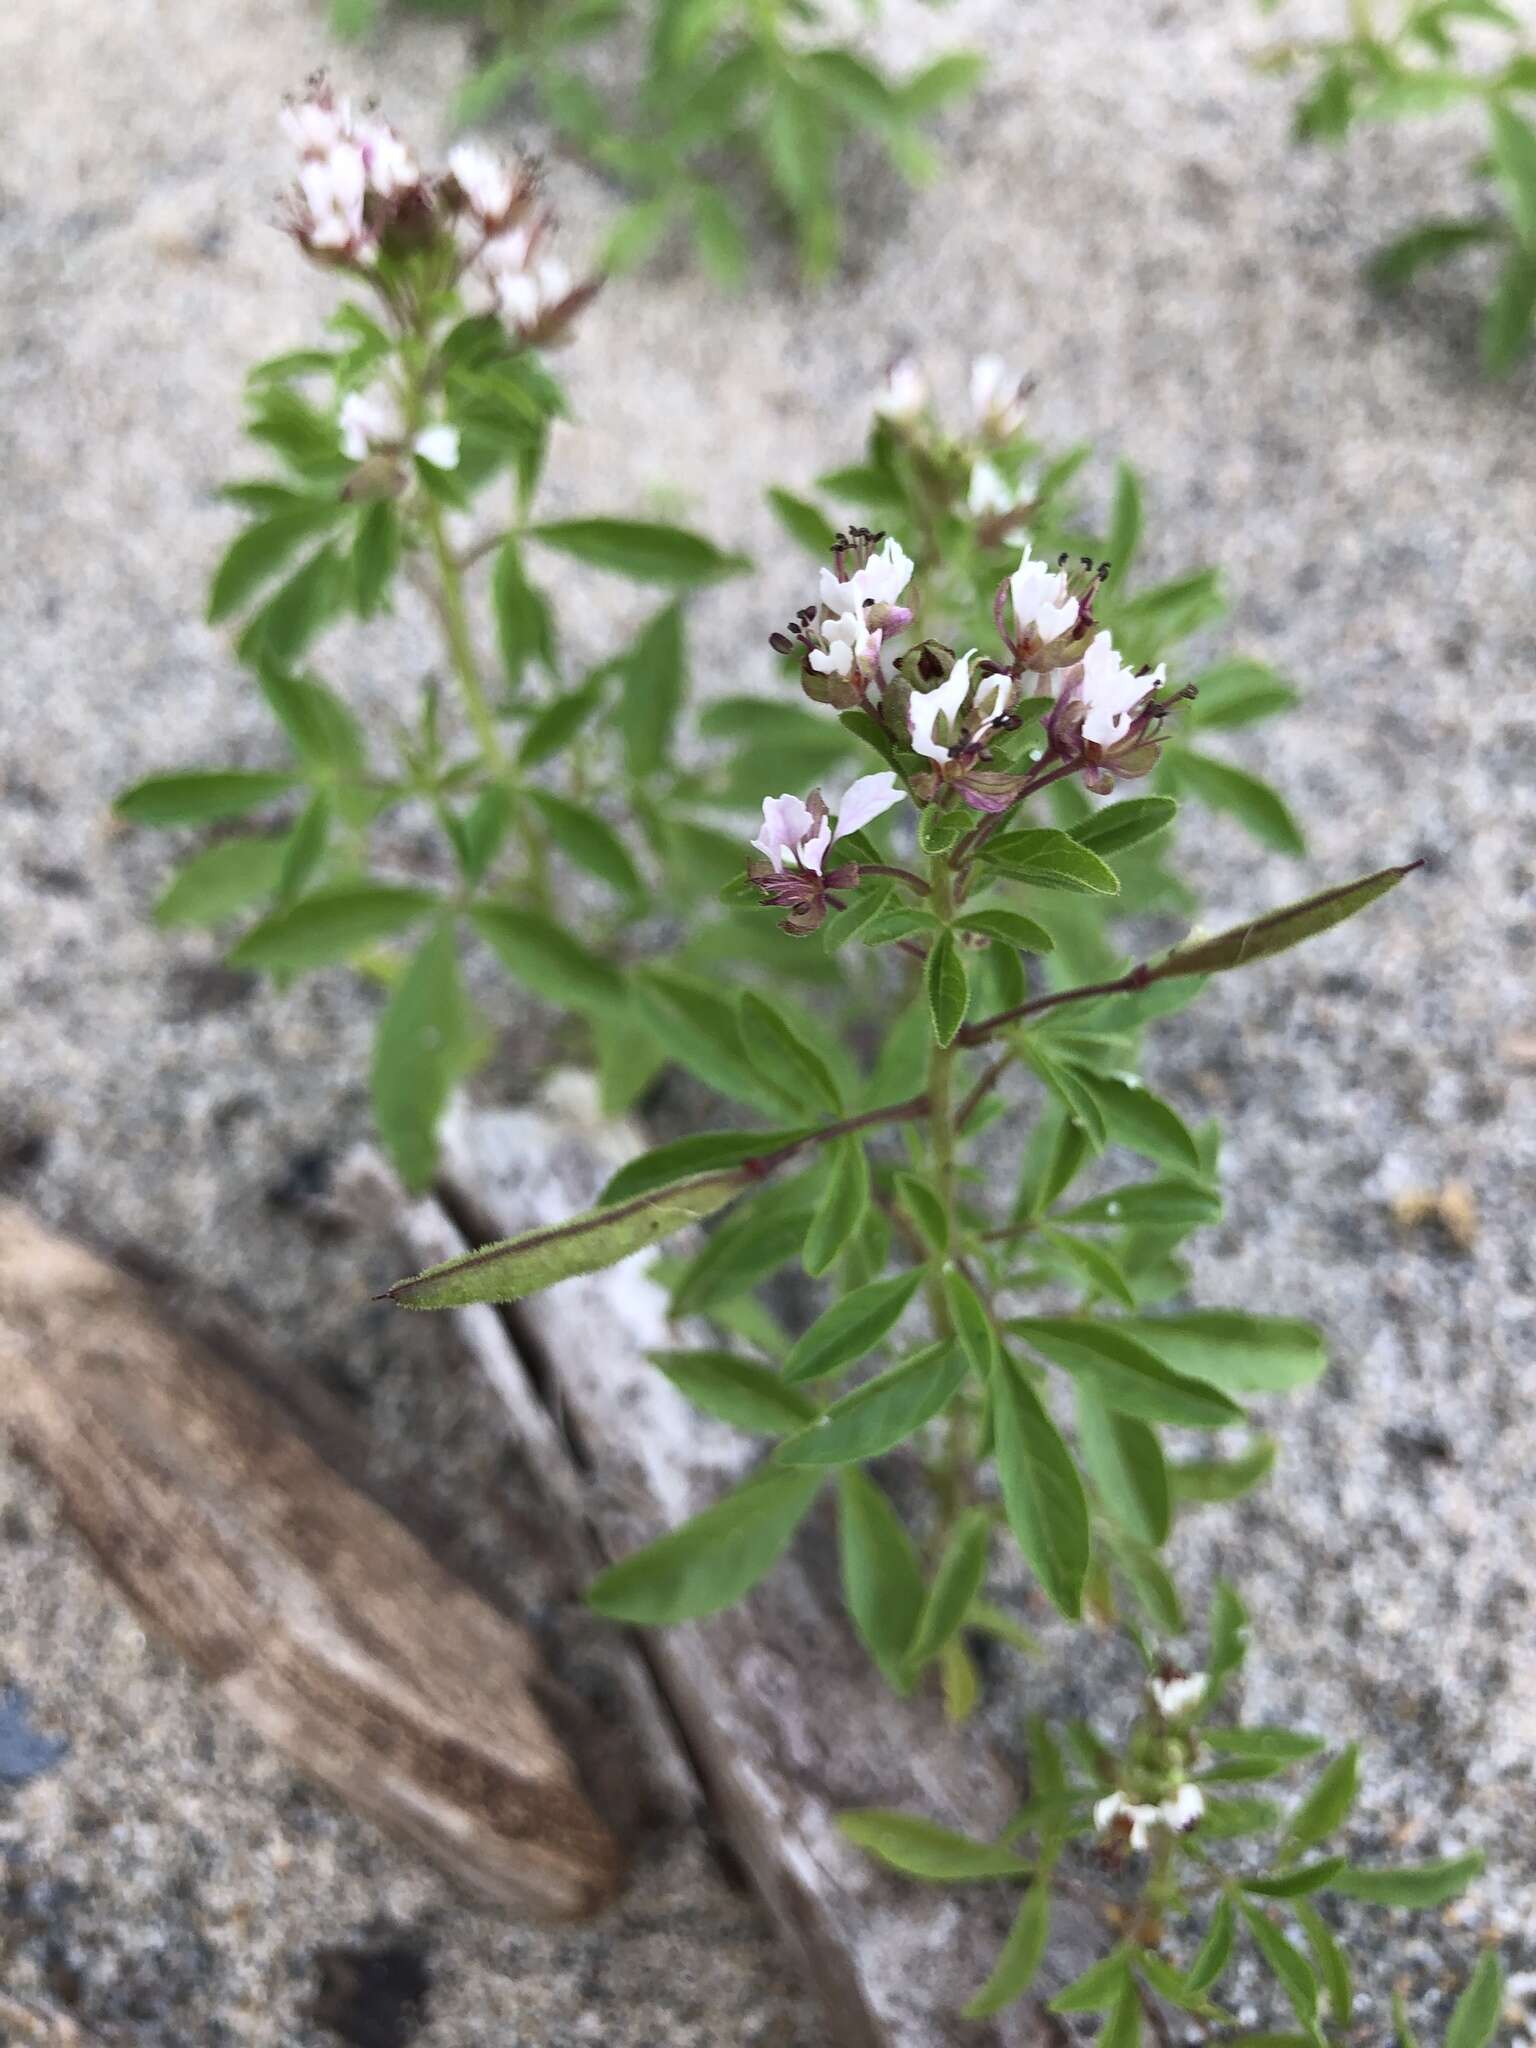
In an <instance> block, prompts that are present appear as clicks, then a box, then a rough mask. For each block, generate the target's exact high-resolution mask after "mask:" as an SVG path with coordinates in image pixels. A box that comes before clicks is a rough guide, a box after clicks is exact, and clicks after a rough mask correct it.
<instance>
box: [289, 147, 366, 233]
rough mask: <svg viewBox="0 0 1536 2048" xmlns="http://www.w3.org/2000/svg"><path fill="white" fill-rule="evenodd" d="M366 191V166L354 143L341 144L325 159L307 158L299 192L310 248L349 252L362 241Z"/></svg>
mask: <svg viewBox="0 0 1536 2048" xmlns="http://www.w3.org/2000/svg"><path fill="white" fill-rule="evenodd" d="M367 189H368V172H367V166H366V165H365V164H364V162H363V152H362V151H361V150H360V149H359V148H358V146H357V144H356V143H355V142H346V141H342V142H338V143H337V144H336V145H335V147H334V148H333V149H331V150H329V151H328V152H327V153H326V155H324V156H311V157H306V158H305V160H304V162H303V163H302V164H301V165H300V167H299V190H300V191H301V192H302V193H303V195H304V207H305V212H306V216H307V218H306V220H305V222H304V227H303V235H304V239H305V241H307V242H308V243H309V245H310V247H311V248H314V249H347V248H351V247H353V246H354V245H356V244H358V243H360V242H362V241H363V239H364V228H363V198H364V195H365V194H366V192H367Z"/></svg>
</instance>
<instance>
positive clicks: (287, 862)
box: [277, 789, 334, 909]
mask: <svg viewBox="0 0 1536 2048" xmlns="http://www.w3.org/2000/svg"><path fill="white" fill-rule="evenodd" d="M333 811H334V806H333V804H332V801H331V797H330V793H329V792H328V791H327V790H324V789H317V790H316V791H315V794H314V795H313V796H312V797H311V798H310V800H309V803H308V804H307V805H306V806H305V809H304V811H303V813H302V814H301V816H300V818H299V821H298V823H297V824H296V825H295V826H294V828H293V830H292V831H291V832H290V833H289V835H288V846H287V851H286V852H285V853H284V855H283V867H282V872H281V874H280V875H279V876H278V878H277V906H278V908H280V909H286V908H287V907H288V905H290V904H292V903H296V902H297V901H298V899H299V898H300V897H301V896H302V895H303V894H304V893H305V891H306V890H307V889H309V888H310V886H311V885H312V883H313V882H314V880H315V878H316V876H317V875H318V874H319V872H320V869H321V866H322V864H323V862H324V860H325V855H326V849H327V847H328V846H329V845H330V841H331V826H332V823H333V822H334V818H333Z"/></svg>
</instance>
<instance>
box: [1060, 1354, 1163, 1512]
mask: <svg viewBox="0 0 1536 2048" xmlns="http://www.w3.org/2000/svg"><path fill="white" fill-rule="evenodd" d="M1077 1441H1078V1449H1079V1451H1080V1452H1081V1454H1082V1460H1083V1464H1084V1466H1085V1467H1086V1468H1087V1472H1088V1477H1089V1478H1090V1479H1091V1480H1092V1481H1093V1484H1094V1486H1095V1488H1096V1489H1097V1491H1098V1494H1099V1498H1100V1499H1101V1500H1102V1501H1103V1503H1104V1506H1105V1508H1106V1509H1107V1510H1108V1512H1109V1513H1110V1514H1111V1515H1112V1516H1113V1517H1114V1519H1115V1520H1116V1521H1117V1522H1118V1523H1119V1524H1120V1526H1121V1527H1122V1528H1123V1529H1125V1530H1128V1531H1129V1533H1130V1534H1131V1535H1132V1536H1134V1537H1136V1538H1137V1539H1138V1540H1139V1541H1140V1542H1142V1543H1147V1544H1150V1545H1152V1547H1153V1548H1154V1549H1155V1548H1156V1547H1157V1546H1158V1545H1159V1544H1162V1543H1165V1542H1166V1541H1167V1538H1168V1530H1169V1527H1170V1525H1171V1522H1172V1511H1171V1508H1170V1504H1169V1497H1168V1468H1167V1465H1166V1463H1165V1462H1164V1459H1163V1451H1162V1445H1161V1444H1160V1443H1159V1442H1158V1440H1157V1432H1156V1431H1155V1430H1154V1429H1152V1428H1151V1427H1150V1426H1149V1425H1148V1424H1147V1423H1145V1422H1139V1421H1138V1420H1137V1419H1136V1418H1135V1417H1134V1416H1131V1415H1117V1414H1116V1413H1115V1411H1114V1410H1113V1409H1112V1408H1110V1407H1109V1406H1108V1405H1107V1404H1106V1402H1105V1401H1104V1400H1103V1398H1102V1397H1101V1395H1100V1394H1099V1393H1098V1392H1097V1391H1096V1390H1095V1389H1094V1388H1093V1387H1092V1386H1091V1385H1090V1384H1088V1383H1087V1382H1086V1381H1079V1383H1078V1388H1077Z"/></svg>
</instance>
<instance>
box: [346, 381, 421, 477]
mask: <svg viewBox="0 0 1536 2048" xmlns="http://www.w3.org/2000/svg"><path fill="white" fill-rule="evenodd" d="M404 433H405V419H404V416H403V415H402V413H401V411H400V401H399V399H398V398H396V396H395V394H394V392H393V391H392V390H391V389H390V388H389V386H388V385H387V384H370V385H369V387H368V389H367V390H366V391H349V392H348V393H347V395H346V397H345V398H344V399H343V400H342V401H341V452H342V454H343V455H345V456H346V458H347V460H348V461H349V462H366V461H367V459H368V457H369V456H370V455H371V454H372V453H373V451H374V449H375V448H381V447H389V446H391V445H393V444H394V443H396V442H398V441H400V440H401V438H402V437H403V436H404Z"/></svg>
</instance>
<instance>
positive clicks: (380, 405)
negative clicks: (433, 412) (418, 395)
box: [340, 378, 459, 469]
mask: <svg viewBox="0 0 1536 2048" xmlns="http://www.w3.org/2000/svg"><path fill="white" fill-rule="evenodd" d="M340 429H341V452H342V454H343V455H345V456H346V457H347V459H348V460H349V461H351V462H367V461H368V460H369V459H370V458H371V457H373V456H376V455H384V456H397V455H400V454H402V453H403V452H404V450H405V448H406V446H407V444H409V447H410V450H411V453H412V454H413V455H416V456H418V457H419V458H420V459H421V460H422V461H423V462H425V463H428V464H430V465H431V467H432V468H433V469H457V468H458V464H459V430H458V428H457V427H455V426H450V425H449V424H448V422H447V421H446V420H435V421H433V422H431V423H430V424H429V425H427V426H424V427H419V428H418V429H417V430H416V432H415V433H414V434H412V433H411V431H410V428H409V426H408V424H407V422H406V418H405V413H404V410H403V409H402V407H401V404H400V398H399V394H398V393H397V392H396V391H395V389H394V387H393V386H392V385H390V384H387V383H385V382H384V380H383V379H382V378H381V379H379V380H378V382H376V383H373V384H370V385H369V386H368V387H367V389H366V390H364V391H349V392H348V393H347V395H346V397H345V398H344V399H343V400H342V402H341V418H340Z"/></svg>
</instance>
